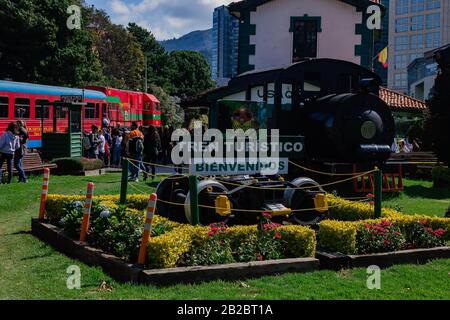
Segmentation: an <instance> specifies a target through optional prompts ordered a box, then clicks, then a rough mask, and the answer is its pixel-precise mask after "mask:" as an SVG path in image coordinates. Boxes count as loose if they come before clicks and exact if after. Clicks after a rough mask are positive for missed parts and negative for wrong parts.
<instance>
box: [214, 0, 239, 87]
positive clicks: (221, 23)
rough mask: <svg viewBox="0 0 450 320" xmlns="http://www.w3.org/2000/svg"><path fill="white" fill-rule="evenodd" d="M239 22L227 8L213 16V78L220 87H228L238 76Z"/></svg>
mask: <svg viewBox="0 0 450 320" xmlns="http://www.w3.org/2000/svg"><path fill="white" fill-rule="evenodd" d="M238 45H239V20H238V19H236V18H235V17H233V16H232V15H230V13H229V11H228V8H227V7H225V6H221V7H218V8H216V9H215V10H214V14H213V35H212V61H211V69H212V78H213V80H214V81H216V82H217V84H218V85H226V84H227V83H228V80H229V79H230V78H233V77H234V76H236V75H237V67H238Z"/></svg>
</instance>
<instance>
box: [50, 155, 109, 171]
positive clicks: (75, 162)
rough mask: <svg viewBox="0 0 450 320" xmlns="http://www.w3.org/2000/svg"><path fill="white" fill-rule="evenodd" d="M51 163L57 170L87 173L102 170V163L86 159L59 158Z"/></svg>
mask: <svg viewBox="0 0 450 320" xmlns="http://www.w3.org/2000/svg"><path fill="white" fill-rule="evenodd" d="M51 163H53V164H56V165H57V166H58V169H59V170H68V171H81V172H82V171H89V170H98V169H101V168H103V161H102V160H98V159H87V158H59V159H55V160H53V161H52V162H51Z"/></svg>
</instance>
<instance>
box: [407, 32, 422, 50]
mask: <svg viewBox="0 0 450 320" xmlns="http://www.w3.org/2000/svg"><path fill="white" fill-rule="evenodd" d="M409 43H410V48H411V49H412V50H415V49H423V35H421V34H415V35H412V36H410V39H409Z"/></svg>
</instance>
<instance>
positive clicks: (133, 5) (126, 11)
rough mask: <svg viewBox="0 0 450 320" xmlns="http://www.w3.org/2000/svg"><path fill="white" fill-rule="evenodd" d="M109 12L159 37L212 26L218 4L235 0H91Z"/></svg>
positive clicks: (165, 37) (171, 36) (164, 37)
mask: <svg viewBox="0 0 450 320" xmlns="http://www.w3.org/2000/svg"><path fill="white" fill-rule="evenodd" d="M87 2H88V3H90V4H94V5H95V6H96V7H99V8H102V9H104V10H106V11H107V12H108V14H109V15H110V16H111V18H112V20H113V22H114V23H119V24H123V25H127V24H128V22H136V23H137V24H139V25H141V26H143V27H145V28H147V29H149V30H150V31H151V32H152V33H153V34H154V35H155V37H156V38H157V39H158V40H164V39H168V38H173V37H179V36H181V35H184V34H186V33H188V32H191V31H194V30H203V29H208V28H211V27H212V14H213V11H214V8H215V7H218V6H221V5H224V4H225V5H227V4H229V3H231V2H232V0H112V1H103V0H88V1H87Z"/></svg>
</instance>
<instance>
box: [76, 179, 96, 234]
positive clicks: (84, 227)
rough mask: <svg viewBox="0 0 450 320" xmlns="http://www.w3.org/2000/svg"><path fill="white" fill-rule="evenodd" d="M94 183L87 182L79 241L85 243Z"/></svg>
mask: <svg viewBox="0 0 450 320" xmlns="http://www.w3.org/2000/svg"><path fill="white" fill-rule="evenodd" d="M94 187H95V185H94V183H93V182H89V183H88V187H87V193H86V202H85V203H84V214H83V223H82V224H81V232H80V241H81V242H84V241H86V236H87V232H88V229H89V220H90V218H91V209H92V197H93V195H94Z"/></svg>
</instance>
